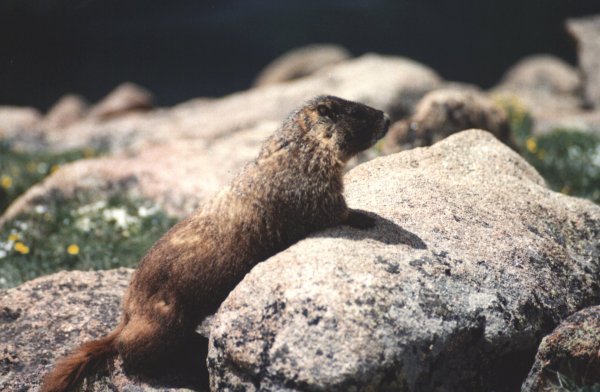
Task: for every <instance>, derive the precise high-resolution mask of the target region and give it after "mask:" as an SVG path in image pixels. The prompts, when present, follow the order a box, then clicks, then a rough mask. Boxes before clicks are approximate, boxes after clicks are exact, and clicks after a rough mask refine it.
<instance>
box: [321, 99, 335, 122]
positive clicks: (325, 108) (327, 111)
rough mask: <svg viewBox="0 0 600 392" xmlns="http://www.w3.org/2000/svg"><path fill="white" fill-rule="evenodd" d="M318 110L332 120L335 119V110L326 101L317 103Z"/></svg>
mask: <svg viewBox="0 0 600 392" xmlns="http://www.w3.org/2000/svg"><path fill="white" fill-rule="evenodd" d="M317 112H319V115H320V116H323V117H327V118H329V119H331V120H332V121H335V114H334V113H333V110H331V108H330V107H329V106H327V105H325V104H324V103H320V104H319V105H317Z"/></svg>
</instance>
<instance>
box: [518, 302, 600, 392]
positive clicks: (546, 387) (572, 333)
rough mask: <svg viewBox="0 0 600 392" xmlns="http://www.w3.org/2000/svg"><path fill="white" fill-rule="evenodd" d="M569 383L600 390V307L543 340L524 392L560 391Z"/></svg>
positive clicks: (577, 316)
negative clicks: (562, 385)
mask: <svg viewBox="0 0 600 392" xmlns="http://www.w3.org/2000/svg"><path fill="white" fill-rule="evenodd" d="M565 382H570V383H573V384H574V385H576V386H577V387H578V388H581V389H577V390H581V391H596V390H600V306H591V307H589V308H586V309H584V310H581V311H579V312H577V313H575V314H573V315H571V316H569V317H568V318H567V319H565V320H564V321H563V322H561V323H560V324H559V326H558V327H557V328H556V329H555V330H554V331H552V333H551V334H550V335H548V336H546V337H545V338H544V339H543V340H542V344H540V347H539V349H538V352H537V355H536V357H535V363H534V364H533V367H532V369H531V371H530V372H529V376H528V377H527V380H526V381H525V383H524V384H523V387H522V388H521V391H522V392H545V391H560V390H561V388H560V385H561V384H564V383H565ZM588 388H589V389H588Z"/></svg>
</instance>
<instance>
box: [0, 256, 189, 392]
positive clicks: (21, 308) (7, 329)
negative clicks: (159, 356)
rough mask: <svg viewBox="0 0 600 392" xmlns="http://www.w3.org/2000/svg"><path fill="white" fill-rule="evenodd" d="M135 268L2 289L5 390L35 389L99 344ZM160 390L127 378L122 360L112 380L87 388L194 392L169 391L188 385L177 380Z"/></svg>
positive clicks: (0, 348)
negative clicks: (58, 366) (74, 354)
mask: <svg viewBox="0 0 600 392" xmlns="http://www.w3.org/2000/svg"><path fill="white" fill-rule="evenodd" d="M132 272H133V271H132V270H131V269H126V268H120V269H116V270H110V271H95V272H81V271H70V272H60V273H57V274H53V275H50V276H46V277H42V278H38V279H35V280H32V281H29V282H27V283H25V284H23V285H21V286H19V287H16V288H14V289H9V290H0V303H1V304H2V307H1V308H0V325H1V326H2V327H1V328H0V375H1V376H0V389H1V390H3V391H25V390H36V388H37V387H38V386H39V384H40V382H41V380H42V377H43V376H44V375H45V374H46V373H47V372H49V371H50V370H51V369H52V367H53V364H54V362H55V361H56V360H57V359H58V358H61V357H63V356H64V355H66V354H68V353H69V352H71V350H73V349H75V348H76V347H77V346H79V345H80V344H81V343H83V342H86V341H89V340H93V339H97V338H99V337H101V336H104V335H105V334H106V333H108V332H109V331H111V330H112V329H113V328H114V327H115V326H116V325H117V323H118V320H119V315H120V303H121V299H122V297H123V294H124V292H125V288H126V287H127V285H128V283H129V279H130V277H131V273H132ZM159 383H160V385H161V388H160V389H158V388H156V387H155V386H154V385H152V383H151V384H147V383H146V382H144V381H140V380H134V379H131V378H128V377H127V376H126V375H125V373H124V371H123V368H122V362H121V361H120V360H119V359H117V360H116V361H115V364H114V366H113V367H112V368H111V373H110V377H106V376H104V377H98V380H96V382H94V383H93V384H92V383H89V384H92V385H89V384H88V385H87V388H84V389H85V390H86V391H90V392H102V391H110V390H112V391H114V390H117V391H139V392H144V391H148V392H150V391H158V390H160V391H169V392H171V391H173V392H174V391H181V392H184V391H191V390H190V389H185V388H177V387H171V388H165V385H169V384H175V385H176V384H184V382H183V381H179V380H178V379H177V378H176V376H174V377H173V378H172V379H169V380H160V381H159Z"/></svg>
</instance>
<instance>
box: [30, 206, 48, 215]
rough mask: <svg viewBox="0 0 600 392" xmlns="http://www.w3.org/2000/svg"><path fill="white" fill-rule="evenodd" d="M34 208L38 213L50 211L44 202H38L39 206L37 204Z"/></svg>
mask: <svg viewBox="0 0 600 392" xmlns="http://www.w3.org/2000/svg"><path fill="white" fill-rule="evenodd" d="M33 210H34V211H35V213H36V214H43V213H45V212H48V207H46V206H45V205H42V204H38V205H37V206H35V208H34V209H33Z"/></svg>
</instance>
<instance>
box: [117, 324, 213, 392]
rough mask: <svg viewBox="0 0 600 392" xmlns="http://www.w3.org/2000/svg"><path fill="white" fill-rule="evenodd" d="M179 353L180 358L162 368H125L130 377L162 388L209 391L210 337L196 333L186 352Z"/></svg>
mask: <svg viewBox="0 0 600 392" xmlns="http://www.w3.org/2000/svg"><path fill="white" fill-rule="evenodd" d="M179 354H180V355H179V356H178V358H173V360H172V361H171V362H170V363H168V364H164V366H163V367H161V368H160V369H151V370H150V371H146V372H143V373H140V371H139V370H136V369H128V368H126V367H125V368H124V369H123V370H124V372H125V374H126V375H127V376H128V377H129V378H130V379H132V380H136V381H137V382H142V383H145V384H148V385H149V386H151V387H153V388H158V389H160V390H162V389H165V388H169V389H170V388H174V389H179V388H184V389H192V390H194V391H208V390H209V383H208V369H207V367H206V356H207V355H208V339H207V338H205V337H204V336H201V335H195V336H194V338H193V340H191V341H190V342H189V344H188V346H187V347H186V350H185V352H182V353H179ZM147 370H149V369H147Z"/></svg>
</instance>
